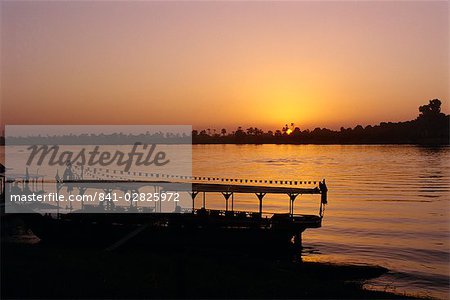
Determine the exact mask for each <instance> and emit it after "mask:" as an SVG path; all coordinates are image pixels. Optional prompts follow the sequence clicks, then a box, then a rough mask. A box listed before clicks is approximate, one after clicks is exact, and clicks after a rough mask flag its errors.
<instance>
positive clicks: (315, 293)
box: [1, 243, 404, 299]
mask: <svg viewBox="0 0 450 300" xmlns="http://www.w3.org/2000/svg"><path fill="white" fill-rule="evenodd" d="M1 259H2V268H1V279H2V282H1V286H2V295H1V296H2V299H7V298H20V299H25V298H48V299H50V298H52V299H56V298H97V299H105V298H115V299H136V298H139V299H143V298H377V299H380V298H389V299H395V298H404V296H403V295H402V296H399V295H395V294H391V293H385V292H376V291H368V290H365V289H363V288H362V286H363V283H364V281H365V280H368V279H371V278H374V277H378V276H380V275H381V274H383V273H385V272H386V271H387V270H386V269H385V268H382V267H373V266H356V265H333V264H323V263H311V262H308V263H306V262H303V263H300V262H299V263H293V262H292V261H286V260H280V259H266V258H263V257H258V256H257V255H252V254H242V253H233V252H230V251H229V250H224V249H222V250H221V249H194V248H186V249H158V250H156V249H155V250H152V249H140V248H134V247H133V248H130V249H125V248H123V249H119V250H117V251H115V252H107V251H104V250H103V249H92V248H87V247H73V246H71V247H68V246H53V245H44V244H39V243H38V244H34V245H33V244H19V243H2V255H1Z"/></svg>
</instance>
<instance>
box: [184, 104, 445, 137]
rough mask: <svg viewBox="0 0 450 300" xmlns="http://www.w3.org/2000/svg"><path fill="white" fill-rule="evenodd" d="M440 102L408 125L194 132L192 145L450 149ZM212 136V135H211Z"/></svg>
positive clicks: (421, 107) (388, 123)
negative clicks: (323, 145)
mask: <svg viewBox="0 0 450 300" xmlns="http://www.w3.org/2000/svg"><path fill="white" fill-rule="evenodd" d="M441 104H442V102H441V101H440V100H439V99H433V100H430V101H429V104H426V105H422V106H420V107H419V112H420V114H419V116H418V117H417V118H416V119H415V120H411V121H406V122H397V123H393V122H382V123H380V124H379V125H374V126H371V125H368V126H366V127H362V126H361V125H358V126H356V127H355V128H353V129H352V128H344V127H341V129H340V130H339V131H335V130H330V129H327V128H315V129H314V130H312V131H310V130H309V129H306V130H303V131H302V130H300V128H299V127H294V124H293V123H291V126H288V125H287V124H286V125H285V126H284V127H283V128H282V129H279V130H275V131H270V130H269V131H267V132H264V131H263V130H261V129H259V128H254V127H250V128H247V129H246V130H244V129H242V127H238V128H237V129H236V131H233V132H231V133H227V131H226V129H222V130H221V131H220V133H216V130H211V129H207V130H201V131H200V132H199V131H197V130H193V131H192V143H193V144H426V145H449V139H450V137H449V128H450V115H445V114H444V113H442V112H441ZM211 132H212V133H211Z"/></svg>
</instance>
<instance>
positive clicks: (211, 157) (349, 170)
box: [0, 145, 450, 299]
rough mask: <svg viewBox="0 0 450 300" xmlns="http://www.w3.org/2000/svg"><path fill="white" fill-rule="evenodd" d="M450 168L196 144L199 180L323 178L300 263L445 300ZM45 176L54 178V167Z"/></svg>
mask: <svg viewBox="0 0 450 300" xmlns="http://www.w3.org/2000/svg"><path fill="white" fill-rule="evenodd" d="M1 148H2V149H0V150H1V151H0V152H3V151H4V149H3V147H1ZM0 154H3V153H0ZM0 156H1V155H0ZM449 166H450V148H449V147H445V148H424V147H415V146H347V145H346V146H334V145H333V146H314V145H307V146H304V145H301V146H298V145H195V146H193V173H194V175H196V176H207V177H208V176H209V177H225V178H227V177H228V178H243V179H246V178H247V179H253V180H254V179H258V180H259V179H272V180H294V181H295V180H297V181H298V180H302V181H305V180H306V181H314V180H321V179H323V178H325V179H326V180H327V184H328V188H329V197H328V198H329V204H328V206H327V207H326V211H325V219H324V221H323V227H322V228H319V229H310V230H307V231H305V233H304V234H303V246H304V251H303V259H304V260H310V261H326V262H338V263H357V264H374V265H381V266H384V267H387V268H389V270H390V272H389V273H388V274H387V275H384V276H382V277H380V278H378V279H376V280H373V281H371V282H370V283H369V284H368V286H369V287H372V288H377V289H381V290H389V291H392V290H393V291H396V292H407V293H412V294H419V295H428V296H433V297H438V298H442V299H447V298H449V292H450V289H449V280H450V277H449V271H450V267H449V266H450V254H449V252H450V251H449V250H450V239H449V238H450V226H449V220H450V218H449V217H450V216H449V211H450V209H449V208H450V206H449V201H450V180H449V179H450V171H449ZM21 168H22V167H20V168H18V169H19V170H17V171H18V172H23V170H20V169H21ZM40 174H45V169H41V170H40ZM47 175H50V178H54V171H51V172H49V174H47ZM53 188H54V184H52V185H51V186H50V187H49V190H51V189H53ZM46 190H47V188H46ZM206 204H207V207H208V208H219V209H224V208H225V202H224V199H223V196H222V195H220V194H217V195H215V194H208V196H207V199H206ZM200 205H201V200H200V198H198V200H197V206H200ZM244 209H245V210H257V209H258V201H257V198H256V196H254V195H243V194H238V195H236V196H235V210H244ZM318 209H319V196H318V195H310V196H299V197H298V198H297V200H296V202H295V213H315V214H317V213H318ZM263 210H264V211H265V212H287V211H288V197H287V196H286V195H275V196H274V195H267V196H266V197H265V198H264V207H263Z"/></svg>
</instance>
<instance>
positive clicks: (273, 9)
mask: <svg viewBox="0 0 450 300" xmlns="http://www.w3.org/2000/svg"><path fill="white" fill-rule="evenodd" d="M0 5H1V73H2V78H1V92H2V94H1V96H2V99H1V104H2V106H1V110H2V125H4V124H188V125H193V126H194V128H197V129H202V128H218V129H219V128H222V127H226V128H228V129H234V128H236V127H237V126H239V125H242V126H250V125H251V126H257V127H261V128H264V129H276V128H280V127H281V126H283V125H284V124H285V123H290V122H294V123H296V124H297V125H299V126H300V127H301V128H302V129H306V128H314V127H328V128H335V129H336V128H339V127H340V126H346V127H348V126H352V127H354V126H355V125H357V124H362V125H367V124H375V123H379V122H381V121H400V120H408V119H412V118H415V117H416V116H417V114H418V111H417V108H418V106H419V105H421V104H424V103H426V102H427V101H428V100H430V99H433V98H440V99H441V100H442V101H443V102H444V107H443V110H444V111H445V112H447V113H448V112H449V109H448V107H449V106H448V105H449V104H448V98H449V97H448V96H449V89H448V82H449V76H448V72H449V61H448V55H449V39H448V33H449V32H448V28H449V24H448V18H449V10H448V9H449V5H448V2H447V1H442V2H400V1H397V2H384V1H383V2H357V1H353V2H165V3H163V2H100V1H92V2H80V1H73V2H59V3H58V2H12V1H11V2H10V1H2V2H1V4H0Z"/></svg>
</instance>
